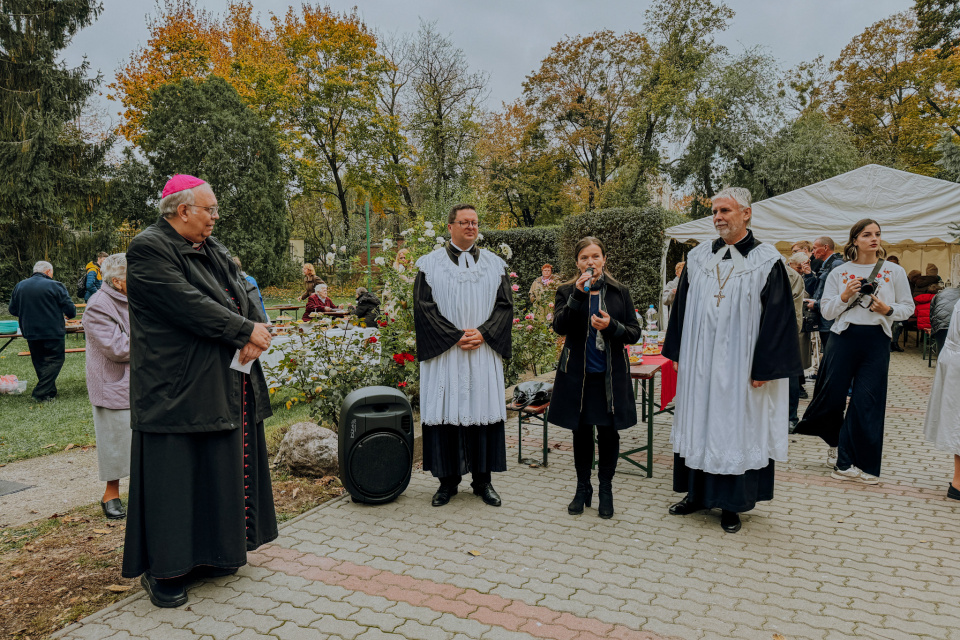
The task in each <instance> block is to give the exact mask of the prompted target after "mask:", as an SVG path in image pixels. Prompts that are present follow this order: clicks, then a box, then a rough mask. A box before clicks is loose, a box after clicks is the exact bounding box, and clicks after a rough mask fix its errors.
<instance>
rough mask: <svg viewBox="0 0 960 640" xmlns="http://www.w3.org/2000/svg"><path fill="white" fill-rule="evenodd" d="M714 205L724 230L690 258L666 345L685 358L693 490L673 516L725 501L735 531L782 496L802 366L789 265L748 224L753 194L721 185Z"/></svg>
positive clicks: (676, 478) (683, 399) (683, 442)
mask: <svg viewBox="0 0 960 640" xmlns="http://www.w3.org/2000/svg"><path fill="white" fill-rule="evenodd" d="M713 212H714V225H715V227H716V228H717V231H718V233H719V234H720V236H721V237H720V238H718V239H717V240H715V241H714V242H712V243H702V244H700V245H698V246H697V247H695V248H694V249H692V250H691V251H690V253H689V255H688V256H687V263H686V266H685V268H684V270H683V273H682V274H681V276H680V283H679V286H678V287H677V294H676V297H675V299H674V304H673V308H672V311H671V314H670V321H669V324H668V328H667V337H666V340H665V342H664V345H663V355H664V356H666V357H667V358H669V359H671V360H673V361H674V362H676V363H678V369H677V378H678V379H677V399H676V410H675V414H674V423H673V429H672V433H671V442H672V444H673V450H674V466H673V490H674V491H678V492H686V494H687V495H686V497H684V499H683V500H682V501H680V502H678V503H677V504H675V505H673V506H672V507H670V513H672V514H674V515H687V514H690V513H694V512H696V511H698V510H700V509H710V508H719V509H721V510H722V517H721V526H722V527H723V529H724V530H725V531H728V532H731V533H733V532H736V531H738V530H739V529H740V526H741V523H740V517H739V515H738V514H739V513H741V512H744V511H749V510H750V509H753V508H754V506H756V503H757V502H758V501H760V500H771V499H773V484H774V461H776V460H780V461H785V460H786V459H787V444H788V428H789V421H788V387H789V383H788V379H789V378H790V377H791V376H797V375H799V374H800V372H801V366H800V350H799V345H798V343H797V322H796V318H795V313H794V305H793V297H792V294H791V290H790V284H789V280H788V277H787V272H786V267H785V265H784V261H783V258H782V256H781V255H780V253H779V252H778V251H777V250H776V248H774V247H773V246H771V245H768V244H764V243H762V242H759V241H758V240H756V239H755V238H754V236H753V232H752V231H750V229H748V228H747V226H746V225H747V222H748V221H749V219H750V216H751V214H752V212H751V209H750V192H749V191H747V190H746V189H741V188H732V189H725V190H723V191H721V192H720V193H718V194H717V195H716V196H715V197H714V199H713Z"/></svg>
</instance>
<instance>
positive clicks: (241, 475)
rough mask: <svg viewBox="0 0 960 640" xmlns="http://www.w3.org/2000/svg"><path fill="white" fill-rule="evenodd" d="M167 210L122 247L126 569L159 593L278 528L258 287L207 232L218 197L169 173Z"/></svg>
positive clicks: (181, 591)
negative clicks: (126, 316) (126, 343)
mask: <svg viewBox="0 0 960 640" xmlns="http://www.w3.org/2000/svg"><path fill="white" fill-rule="evenodd" d="M160 212H161V214H163V217H162V218H160V219H159V220H158V221H157V222H156V223H154V224H153V225H151V226H150V227H148V228H147V229H145V230H144V231H143V232H142V233H140V234H139V235H138V236H137V237H136V238H134V240H133V242H131V243H130V248H129V249H127V288H128V292H129V293H128V299H129V304H130V338H131V348H130V414H131V415H130V423H131V427H132V428H133V441H132V445H131V465H130V502H129V509H128V516H127V531H126V541H125V546H124V555H123V575H124V576H125V577H128V578H134V577H136V576H141V578H140V582H141V584H142V585H143V587H144V589H145V590H146V591H147V593H148V594H149V595H150V600H151V602H153V604H155V605H156V606H158V607H177V606H180V605H182V604H184V603H185V602H186V601H187V595H186V591H185V586H186V584H187V583H188V582H189V581H190V580H192V579H194V578H203V577H210V576H217V575H228V574H231V573H234V572H236V570H237V568H238V567H240V566H242V565H244V564H246V552H247V551H250V550H253V549H256V548H258V547H259V546H260V545H262V544H265V543H267V542H270V541H271V540H273V539H274V538H276V536H277V521H276V514H275V511H274V506H273V493H272V489H271V486H270V472H269V468H268V466H267V449H266V442H265V439H264V434H263V420H264V419H265V418H267V417H269V416H270V415H271V411H270V401H269V394H268V391H267V385H266V381H265V379H264V377H263V370H262V369H261V367H260V363H259V362H258V361H257V358H259V356H260V354H261V353H263V351H264V350H265V349H267V348H268V347H269V346H270V333H269V331H268V329H267V326H266V325H265V324H263V322H264V320H265V318H264V317H263V312H262V310H261V307H260V301H259V299H258V298H257V295H256V292H255V290H254V288H253V286H252V285H250V284H249V283H248V282H247V281H246V280H244V278H243V277H242V275H241V273H240V270H239V269H238V268H237V265H236V264H234V262H233V260H231V258H230V254H229V252H228V251H227V250H226V248H225V247H224V246H223V245H222V244H220V242H218V241H217V240H216V238H214V237H213V236H212V235H211V233H212V232H213V226H214V223H215V222H216V220H217V219H218V217H219V216H218V206H217V199H216V196H215V195H214V193H213V190H212V189H211V188H210V186H209V185H207V184H206V183H205V182H203V181H202V180H200V179H198V178H194V177H192V176H183V175H177V176H174V177H173V178H171V180H170V181H169V182H168V183H167V186H166V187H164V190H163V197H162V199H161V201H160Z"/></svg>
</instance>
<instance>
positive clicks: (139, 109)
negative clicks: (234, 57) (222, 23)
mask: <svg viewBox="0 0 960 640" xmlns="http://www.w3.org/2000/svg"><path fill="white" fill-rule="evenodd" d="M156 11H157V14H158V16H159V17H157V16H151V17H149V18H148V19H147V29H148V30H149V31H150V38H149V39H148V40H147V44H146V46H145V47H141V48H140V49H138V50H136V51H134V52H133V53H132V54H131V56H130V59H129V60H128V61H127V63H126V64H125V65H124V66H123V67H122V68H121V69H120V70H118V71H117V76H116V79H115V80H114V81H113V82H111V83H110V84H108V85H107V87H108V88H109V89H110V90H111V93H110V94H109V95H108V97H109V98H110V99H111V100H117V101H119V102H120V103H121V104H122V105H123V112H122V114H121V115H122V116H123V120H122V122H121V123H120V126H119V127H118V132H119V133H120V134H121V135H123V137H125V138H126V139H127V140H129V141H130V142H134V143H136V142H138V141H139V139H140V136H141V135H142V133H143V120H144V118H145V117H146V114H147V113H148V112H149V109H150V98H151V95H152V93H153V92H154V91H155V90H156V89H158V88H159V87H161V86H163V85H165V84H168V83H174V82H178V81H180V80H182V79H184V78H193V79H195V80H200V79H203V78H206V77H207V76H208V75H209V74H211V73H219V75H221V76H225V75H226V72H225V68H226V67H228V66H229V51H228V49H227V47H226V46H225V42H224V35H223V33H222V30H221V29H220V27H219V25H218V24H217V22H216V20H215V19H214V17H213V16H212V15H211V14H210V13H208V12H206V11H203V10H202V9H197V8H196V2H195V0H157V5H156Z"/></svg>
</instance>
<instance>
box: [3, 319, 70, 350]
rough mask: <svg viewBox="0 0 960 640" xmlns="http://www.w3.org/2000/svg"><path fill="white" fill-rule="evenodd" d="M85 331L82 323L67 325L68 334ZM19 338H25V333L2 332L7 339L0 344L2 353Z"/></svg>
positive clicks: (4, 338)
mask: <svg viewBox="0 0 960 640" xmlns="http://www.w3.org/2000/svg"><path fill="white" fill-rule="evenodd" d="M83 332H84V331H83V325H82V324H73V325H71V324H68V325H67V333H68V334H71V335H80V334H82V333H83ZM17 338H23V335H22V334H19V333H0V340H6V342H4V343H3V345H0V353H2V352H3V350H4V349H6V348H7V347H9V346H10V343H11V342H13V341H14V340H16V339H17ZM67 352H68V353H75V352H77V350H76V349H68V350H67Z"/></svg>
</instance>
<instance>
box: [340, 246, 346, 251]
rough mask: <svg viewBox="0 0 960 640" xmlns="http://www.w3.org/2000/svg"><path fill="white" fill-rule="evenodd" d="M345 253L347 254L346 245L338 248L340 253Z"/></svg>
mask: <svg viewBox="0 0 960 640" xmlns="http://www.w3.org/2000/svg"><path fill="white" fill-rule="evenodd" d="M346 252H347V245H342V246H341V247H340V253H346Z"/></svg>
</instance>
